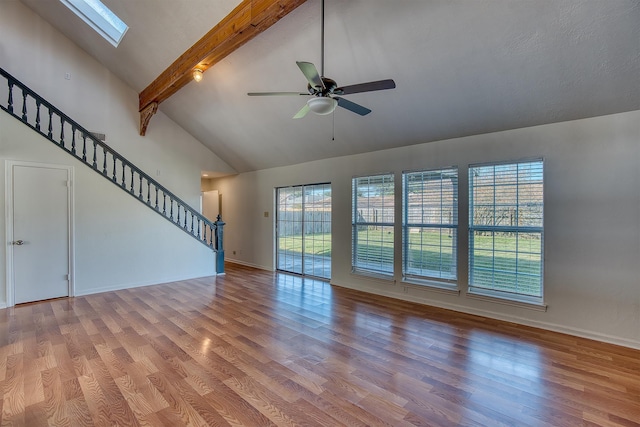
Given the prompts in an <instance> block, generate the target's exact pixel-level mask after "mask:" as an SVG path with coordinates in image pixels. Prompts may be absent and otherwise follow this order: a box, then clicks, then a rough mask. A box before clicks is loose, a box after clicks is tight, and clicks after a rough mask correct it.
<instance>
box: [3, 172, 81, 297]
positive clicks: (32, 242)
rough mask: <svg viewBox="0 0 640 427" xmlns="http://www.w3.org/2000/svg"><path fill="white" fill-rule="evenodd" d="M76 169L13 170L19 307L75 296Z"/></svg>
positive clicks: (13, 248) (15, 289)
mask: <svg viewBox="0 0 640 427" xmlns="http://www.w3.org/2000/svg"><path fill="white" fill-rule="evenodd" d="M70 173H71V171H70V169H68V168H66V167H55V166H51V167H49V166H36V165H33V166H31V165H24V164H14V165H12V167H11V175H12V176H11V178H12V183H11V184H12V185H11V186H12V188H11V190H12V191H11V193H12V200H10V201H9V203H10V205H11V209H12V224H11V226H12V233H10V236H12V241H11V243H12V245H11V252H12V258H13V263H12V272H13V295H14V303H15V304H20V303H24V302H30V301H39V300H44V299H49V298H57V297H63V296H69V274H70V271H69V270H70V263H69V242H70V238H69V236H70V234H69V227H70V203H69V199H70V191H69V184H68V183H69V182H70Z"/></svg>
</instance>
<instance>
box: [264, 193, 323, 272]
mask: <svg viewBox="0 0 640 427" xmlns="http://www.w3.org/2000/svg"><path fill="white" fill-rule="evenodd" d="M276 266H277V267H276V268H277V269H278V270H282V271H287V272H290V273H296V274H301V275H305V276H315V277H321V278H325V279H330V278H331V184H313V185H299V186H294V187H283V188H278V189H276Z"/></svg>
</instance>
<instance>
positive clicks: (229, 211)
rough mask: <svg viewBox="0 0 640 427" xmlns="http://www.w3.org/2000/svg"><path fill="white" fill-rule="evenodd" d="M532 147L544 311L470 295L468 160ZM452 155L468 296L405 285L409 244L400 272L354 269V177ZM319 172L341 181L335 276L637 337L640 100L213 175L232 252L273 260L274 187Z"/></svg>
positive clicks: (616, 337)
mask: <svg viewBox="0 0 640 427" xmlns="http://www.w3.org/2000/svg"><path fill="white" fill-rule="evenodd" d="M533 157H543V158H544V161H545V275H544V285H545V299H546V303H547V304H548V310H547V311H546V312H539V311H534V310H531V309H528V308H521V307H514V306H509V305H505V304H501V303H498V302H494V301H481V300H478V299H472V298H469V297H468V296H467V295H466V282H467V274H468V272H467V262H468V257H467V253H466V252H467V249H468V243H467V239H468V232H467V226H468V222H467V218H468V201H467V199H468V198H467V197H466V194H468V178H467V173H468V168H467V166H468V165H469V164H472V163H481V162H490V161H502V160H517V159H523V158H533ZM452 165H454V166H458V167H459V175H460V189H459V191H460V195H461V197H460V206H459V217H460V220H459V222H460V231H459V242H458V243H459V244H458V248H459V249H458V250H459V254H458V260H459V270H458V277H459V284H460V288H461V291H462V292H461V293H460V295H459V296H458V295H450V294H443V293H439V292H435V291H433V290H428V289H424V288H415V287H410V288H409V289H408V292H407V293H404V286H402V284H401V283H400V280H401V274H400V270H401V263H400V253H396V276H395V279H396V280H395V281H390V282H383V281H377V280H371V279H367V278H366V277H363V276H358V275H354V274H352V273H351V178H352V177H353V176H358V175H366V174H374V173H380V172H395V173H396V180H397V181H399V180H400V174H401V172H402V171H403V170H413V169H420V168H438V167H443V166H452ZM318 182H331V184H332V193H333V204H332V206H333V213H332V231H333V237H332V248H333V250H332V270H333V271H332V276H333V277H332V283H334V284H337V285H340V286H345V287H350V288H355V289H361V290H365V291H368V292H373V293H378V294H383V295H389V296H393V297H397V298H402V299H407V300H412V301H417V302H422V303H426V304H431V305H436V306H441V307H446V308H452V309H455V310H459V311H464V312H469V313H475V314H480V315H486V316H489V317H495V318H499V319H505V320H510V321H514V322H516V323H522V324H528V325H532V326H539V327H543V328H547V329H551V330H557V331H561V332H568V333H571V334H575V335H580V336H586V337H591V338H595V339H599V340H603V341H609V342H614V343H619V344H622V345H626V346H630V347H636V348H640V111H634V112H629V113H622V114H616V115H611V116H604V117H596V118H591V119H585V120H578V121H572V122H565V123H557V124H551V125H545V126H537V127H532V128H525V129H517V130H512V131H506V132H499V133H491V134H485V135H478V136H472V137H467V138H459V139H453V140H447V141H439V142H433V143H428V144H422V145H415V146H411V147H405V148H398V149H392V150H385V151H379V152H373V153H367V154H361V155H354V156H346V157H340V158H334V159H328V160H322V161H316V162H310V163H305V164H300V165H295V166H289V167H281V168H274V169H268V170H262V171H257V172H251V173H243V174H240V175H237V176H233V177H227V178H221V179H217V180H213V185H212V186H211V187H212V188H215V189H217V190H219V191H220V194H221V197H222V198H223V199H224V208H223V209H224V215H225V221H226V222H227V226H226V228H225V252H226V254H227V258H228V259H236V260H237V261H239V262H242V263H245V264H249V265H254V266H258V267H261V268H265V269H273V267H274V239H273V236H274V227H273V217H274V215H273V209H274V188H275V187H279V186H287V185H293V184H310V183H318ZM397 193H398V192H397ZM399 203H401V199H400V195H399V194H396V204H399ZM264 211H269V212H270V213H271V215H269V217H268V218H265V217H264V216H263V212H264ZM396 218H397V220H399V219H400V216H399V215H396ZM396 246H397V245H396ZM233 251H236V255H233ZM425 310H428V307H425Z"/></svg>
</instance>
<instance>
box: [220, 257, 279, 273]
mask: <svg viewBox="0 0 640 427" xmlns="http://www.w3.org/2000/svg"><path fill="white" fill-rule="evenodd" d="M224 262H230V263H232V264H239V265H244V266H245V267H253V268H257V269H258V270H265V271H274V270H273V268H270V267H265V266H263V265H258V264H252V263H250V262H245V261H240V260H238V259H232V258H225V259H224Z"/></svg>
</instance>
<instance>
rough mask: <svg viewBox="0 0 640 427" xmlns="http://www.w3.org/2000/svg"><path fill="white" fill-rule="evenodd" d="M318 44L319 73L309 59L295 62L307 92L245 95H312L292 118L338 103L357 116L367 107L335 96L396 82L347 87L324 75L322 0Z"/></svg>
mask: <svg viewBox="0 0 640 427" xmlns="http://www.w3.org/2000/svg"><path fill="white" fill-rule="evenodd" d="M321 43H322V46H321V51H320V54H321V59H320V70H321V72H320V73H318V69H317V68H316V66H315V65H313V64H312V63H311V62H303V61H296V64H298V68H300V71H302V74H304V76H305V77H306V78H307V81H308V82H309V83H308V85H307V92H249V93H248V94H247V95H249V96H312V98H311V99H309V100H308V101H307V104H306V105H305V106H304V107H302V109H301V110H300V111H298V113H297V114H296V115H295V116H293V118H294V119H300V118H302V117H304V116H306V115H307V113H308V112H309V111H313V112H314V113H316V114H319V115H325V114H330V113H332V112H333V111H334V110H335V109H336V106H340V107H342V108H345V109H347V110H349V111H352V112H354V113H356V114H359V115H361V116H366V115H367V114H369V113H370V112H371V110H370V109H368V108H366V107H363V106H362V105H360V104H356V103H355V102H352V101H349V100H347V99H345V98H342V97H340V96H338V95H351V94H353V93H361V92H372V91H376V90H385V89H393V88H395V87H396V83H395V82H394V81H393V80H391V79H387V80H378V81H373V82H367V83H358V84H354V85H349V86H338V84H337V83H336V82H335V80H332V79H330V78H328V77H325V76H324V0H322V35H321Z"/></svg>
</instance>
